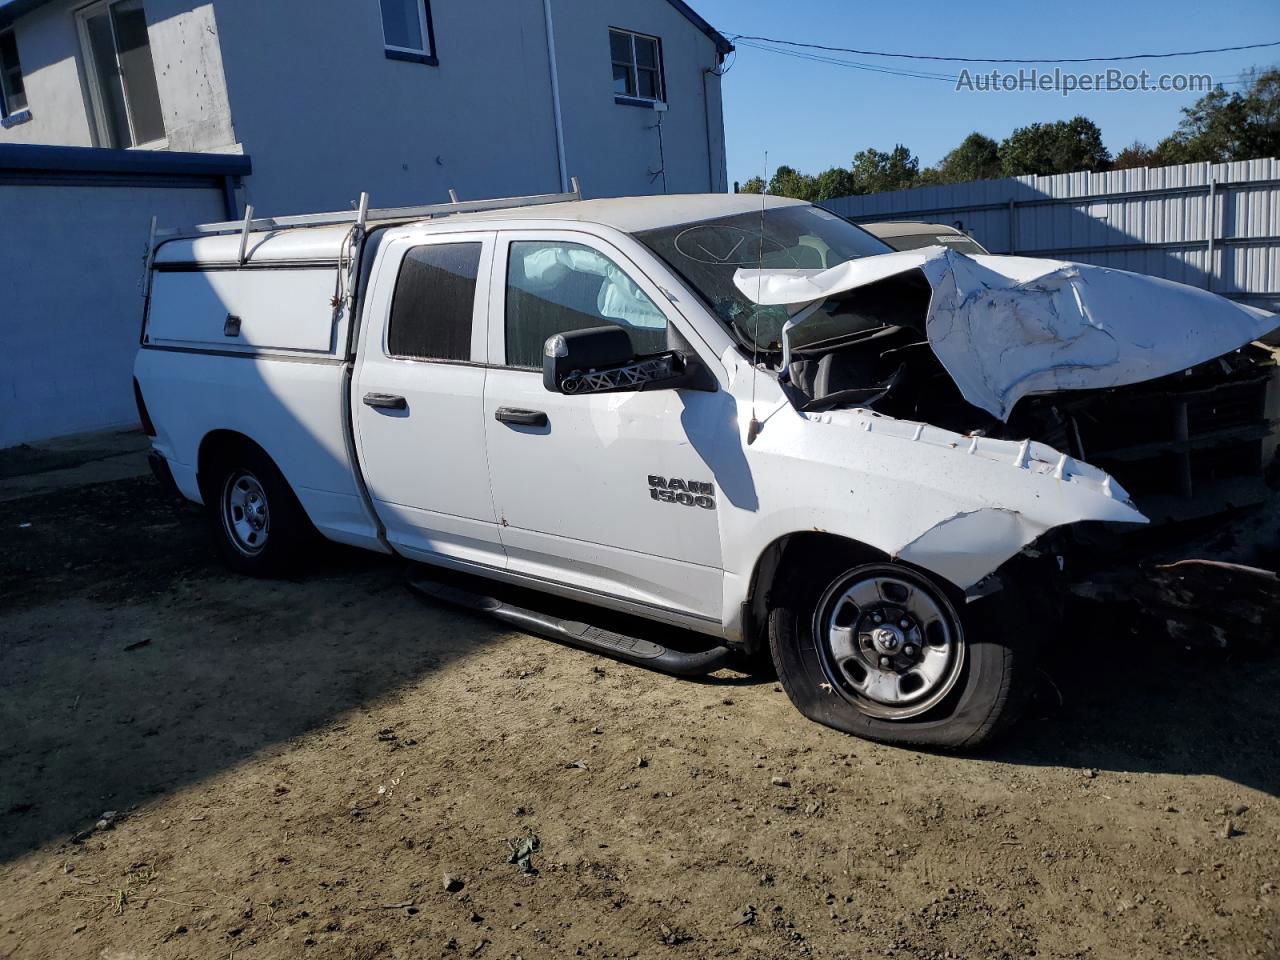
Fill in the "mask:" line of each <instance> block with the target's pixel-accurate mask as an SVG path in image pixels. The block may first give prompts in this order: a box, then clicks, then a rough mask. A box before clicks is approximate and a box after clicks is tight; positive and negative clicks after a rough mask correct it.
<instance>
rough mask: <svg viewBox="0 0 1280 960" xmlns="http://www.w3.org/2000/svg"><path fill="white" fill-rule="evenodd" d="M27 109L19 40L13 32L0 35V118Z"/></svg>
mask: <svg viewBox="0 0 1280 960" xmlns="http://www.w3.org/2000/svg"><path fill="white" fill-rule="evenodd" d="M25 109H27V89H26V87H25V86H23V84H22V64H21V63H20V62H19V61H18V39H17V37H16V36H15V35H14V32H13V31H12V30H5V31H4V32H3V33H0V117H11V116H13V115H14V114H15V113H21V112H22V111H23V110H25Z"/></svg>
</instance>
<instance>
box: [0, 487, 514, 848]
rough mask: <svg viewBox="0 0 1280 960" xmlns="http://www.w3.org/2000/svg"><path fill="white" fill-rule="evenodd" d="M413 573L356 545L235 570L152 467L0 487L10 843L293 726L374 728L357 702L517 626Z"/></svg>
mask: <svg viewBox="0 0 1280 960" xmlns="http://www.w3.org/2000/svg"><path fill="white" fill-rule="evenodd" d="M23 524H27V526H23ZM403 580H404V577H403V564H402V563H400V562H398V561H391V560H389V559H384V558H379V557H377V556H374V555H371V554H366V553H364V552H362V551H355V550H345V549H341V548H334V549H331V550H325V551H323V552H322V555H320V556H318V557H317V559H316V561H315V562H314V563H313V565H312V569H311V570H309V571H308V573H307V575H306V576H304V577H301V578H299V579H297V580H282V581H259V580H249V579H244V578H239V577H236V576H233V575H231V574H230V573H227V572H226V571H224V570H223V568H222V567H221V565H220V564H219V563H218V562H217V560H216V559H215V558H214V553H213V551H212V549H211V547H210V545H209V543H208V541H207V537H206V533H205V530H204V522H203V518H202V516H201V515H200V512H199V509H198V508H196V507H194V506H190V505H184V504H178V503H175V502H173V501H171V500H169V499H168V498H167V496H166V495H164V494H163V493H162V492H161V491H160V489H159V486H158V485H157V484H156V483H155V482H154V481H153V480H151V479H150V478H139V479H138V480H136V481H123V482H119V483H109V484H101V485H98V486H95V487H89V488H84V489H81V490H77V491H72V492H65V491H64V492H60V493H58V494H51V495H47V496H37V497H30V498H25V499H23V500H19V501H14V502H10V503H5V504H0V862H4V861H7V860H10V859H12V858H14V857H17V856H20V855H22V854H23V853H26V852H28V851H32V850H35V849H37V848H39V847H42V846H44V845H46V844H48V843H50V842H56V841H64V842H67V843H75V842H77V841H75V840H74V839H73V838H74V837H75V836H76V835H77V834H79V833H81V832H82V831H85V830H88V829H90V828H92V827H93V825H94V823H95V821H97V820H98V818H99V817H100V816H101V815H102V814H103V813H104V812H105V811H109V810H110V811H117V812H119V813H121V814H126V813H127V812H128V811H129V810H130V809H131V808H133V807H135V806H137V805H138V804H141V803H143V802H144V801H146V800H148V799H150V798H152V797H154V796H157V795H160V794H172V793H175V792H179V791H181V790H182V789H183V788H184V787H187V786H190V785H193V784H196V783H216V781H217V778H218V776H219V774H220V773H222V772H224V771H227V770H230V769H232V768H234V767H236V766H237V765H239V764H241V763H243V762H244V761H246V760H247V759H249V758H250V757H251V756H255V755H260V754H262V752H263V751H270V750H284V749H286V748H287V746H288V745H289V744H290V742H291V741H296V739H297V738H304V737H308V736H313V735H319V736H324V737H326V738H332V739H333V740H334V741H335V745H338V746H340V742H341V741H342V740H343V738H346V737H356V736H374V735H375V734H376V731H372V730H368V731H366V730H364V729H363V728H362V726H361V724H360V722H359V721H360V710H361V708H363V707H366V706H367V705H368V704H369V703H371V702H374V701H378V700H380V699H384V698H387V697H394V696H396V695H397V694H398V692H399V691H402V690H404V689H405V688H406V687H409V686H412V685H413V684H416V683H419V682H421V681H422V680H423V679H424V678H426V677H429V676H430V675H432V674H434V673H435V672H436V671H439V670H442V669H444V668H446V667H447V666H448V665H449V664H451V663H455V662H457V661H459V660H461V659H463V658H466V657H467V656H469V655H471V654H473V653H475V652H476V651H478V650H480V649H481V648H483V647H484V646H486V645H488V644H490V643H492V642H494V641H495V640H497V639H498V638H500V637H502V636H503V635H505V634H507V633H509V632H510V631H509V630H506V629H505V628H502V627H501V626H500V625H492V626H490V625H486V624H484V623H482V622H463V623H459V620H458V618H457V617H456V615H454V614H453V612H452V611H450V610H448V609H445V608H443V607H441V608H438V609H432V608H430V607H428V606H426V605H423V604H421V603H419V602H417V601H416V600H415V598H414V597H413V596H411V595H410V593H409V591H408V590H406V589H405V588H404V585H403ZM347 715H350V719H348V718H347ZM322 729H323V732H318V731H321V730H322ZM263 789H264V790H266V791H267V792H268V793H269V792H270V785H269V784H268V785H264V788H263Z"/></svg>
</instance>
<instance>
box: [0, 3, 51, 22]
mask: <svg viewBox="0 0 1280 960" xmlns="http://www.w3.org/2000/svg"><path fill="white" fill-rule="evenodd" d="M48 2H49V0H8V2H5V0H0V27H7V26H8V25H9V24H11V23H13V21H15V20H17V19H18V18H19V17H21V16H25V15H26V14H28V13H30V12H31V11H32V10H35V9H37V8H38V7H43V6H44V5H45V4H46V3H48Z"/></svg>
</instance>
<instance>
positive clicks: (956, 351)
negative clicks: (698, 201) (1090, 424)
mask: <svg viewBox="0 0 1280 960" xmlns="http://www.w3.org/2000/svg"><path fill="white" fill-rule="evenodd" d="M910 270H919V271H920V272H921V273H922V274H924V276H925V278H926V279H927V280H928V282H929V285H930V286H931V287H932V289H933V294H932V296H931V298H930V302H929V310H928V314H927V316H926V318H925V333H926V336H927V337H928V339H929V344H930V346H931V347H932V348H933V351H934V353H935V354H936V355H937V357H938V359H939V360H940V361H941V362H942V365H943V367H944V368H946V370H947V373H949V374H950V375H951V377H952V379H954V380H955V382H956V384H957V385H958V386H959V387H960V392H961V393H962V394H963V395H964V397H965V399H966V400H968V401H969V402H970V403H972V404H973V405H974V406H977V407H981V408H982V409H983V410H986V411H987V412H989V413H991V414H992V415H993V416H996V417H999V418H1000V419H1001V420H1007V419H1008V417H1009V414H1010V412H1011V411H1012V410H1013V407H1014V404H1016V403H1017V402H1018V400H1019V399H1021V398H1022V397H1024V396H1027V395H1029V394H1038V393H1056V392H1058V391H1061V390H1084V389H1097V388H1102V387H1118V386H1123V385H1126V384H1130V383H1139V382H1141V381H1144V380H1152V379H1155V378H1156V377H1162V376H1166V375H1168V374H1171V373H1176V372H1178V371H1179V370H1185V369H1186V368H1188V367H1191V366H1194V365H1196V364H1198V363H1203V362H1204V361H1206V360H1211V359H1213V358H1214V357H1219V356H1221V355H1223V354H1224V353H1227V352H1229V351H1231V350H1234V349H1236V348H1238V347H1241V346H1243V345H1245V344H1247V343H1249V342H1250V341H1251V340H1256V339H1258V338H1260V337H1263V336H1265V335H1266V334H1267V333H1269V332H1271V331H1273V330H1275V329H1277V327H1280V317H1277V316H1276V315H1275V314H1272V313H1268V312H1267V311H1265V310H1259V309H1256V308H1254V307H1248V306H1244V305H1243V304H1238V303H1234V302H1232V301H1230V300H1227V299H1225V298H1224V297H1219V296H1218V295H1216V294H1212V293H1209V292H1208V291H1205V290H1200V289H1197V288H1195V287H1189V286H1186V285H1185V284H1181V283H1174V282H1172V281H1170V280H1162V279H1160V278H1157V277H1148V276H1144V275H1142V274H1137V273H1129V272H1127V271H1124V270H1112V269H1109V268H1106V267H1095V266H1091V265H1089V264H1083V263H1069V262H1066V261H1062V260H1038V259H1031V258H1028V257H1004V256H977V257H968V256H965V255H964V254H960V253H957V252H956V251H954V250H951V249H947V248H944V247H941V246H935V247H925V248H924V249H921V250H911V251H905V252H901V253H886V254H881V255H879V256H874V257H864V258H862V259H858V260H849V261H846V262H845V263H841V264H838V265H837V266H834V267H831V268H830V269H827V270H748V269H742V270H739V271H738V272H737V273H736V274H735V275H734V283H735V285H736V286H737V287H738V289H739V290H740V291H742V293H743V294H744V295H745V296H747V297H748V298H749V299H751V300H752V301H754V302H756V303H759V304H764V305H774V304H804V303H810V302H812V301H819V300H823V299H825V298H827V297H831V296H835V295H837V294H840V293H844V292H846V291H849V290H854V289H856V288H858V287H863V286H866V285H868V284H871V283H875V282H876V281H879V280H885V279H888V278H889V277H893V276H897V275H899V274H902V273H905V272H907V271H910ZM799 322H800V323H803V320H801V321H799Z"/></svg>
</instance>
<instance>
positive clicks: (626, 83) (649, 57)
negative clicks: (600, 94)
mask: <svg viewBox="0 0 1280 960" xmlns="http://www.w3.org/2000/svg"><path fill="white" fill-rule="evenodd" d="M609 56H610V57H611V58H612V60H613V93H614V96H615V97H627V98H634V99H637V100H649V101H657V100H664V99H666V97H665V91H664V90H663V89H662V46H661V42H660V41H659V40H658V38H657V37H648V36H645V35H644V34H643V33H632V32H631V31H630V30H618V29H611V30H610V31H609Z"/></svg>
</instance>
